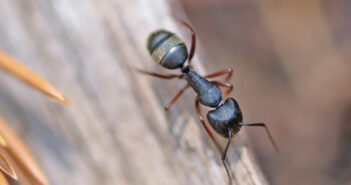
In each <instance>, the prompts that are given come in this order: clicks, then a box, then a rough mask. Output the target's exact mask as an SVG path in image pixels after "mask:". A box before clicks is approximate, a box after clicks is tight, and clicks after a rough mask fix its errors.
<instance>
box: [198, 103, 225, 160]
mask: <svg viewBox="0 0 351 185" xmlns="http://www.w3.org/2000/svg"><path fill="white" fill-rule="evenodd" d="M195 108H196V113H197V116H198V117H199V120H200V122H201V123H202V126H203V127H204V129H205V130H206V132H207V134H208V135H209V136H210V138H211V140H212V141H213V143H214V144H215V145H216V147H217V149H218V151H219V153H222V151H223V150H222V148H221V146H220V145H219V144H218V142H217V140H216V139H215V137H214V136H213V134H212V132H211V130H210V129H209V128H208V127H207V125H206V124H205V120H204V118H203V117H202V114H201V110H200V104H199V100H198V99H196V101H195Z"/></svg>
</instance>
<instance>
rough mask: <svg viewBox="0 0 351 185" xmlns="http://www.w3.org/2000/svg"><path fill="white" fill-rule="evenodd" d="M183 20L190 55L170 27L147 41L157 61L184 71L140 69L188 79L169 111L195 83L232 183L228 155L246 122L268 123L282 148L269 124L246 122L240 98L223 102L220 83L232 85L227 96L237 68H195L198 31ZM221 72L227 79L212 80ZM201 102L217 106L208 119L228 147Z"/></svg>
mask: <svg viewBox="0 0 351 185" xmlns="http://www.w3.org/2000/svg"><path fill="white" fill-rule="evenodd" d="M181 23H182V24H183V25H184V26H185V27H187V28H188V29H189V30H190V32H191V36H192V42H191V49H190V54H189V55H188V50H187V47H186V45H185V43H184V42H183V41H182V40H181V39H180V38H179V37H178V36H177V35H176V34H174V33H172V32H169V31H166V30H158V31H155V32H153V33H152V34H151V35H150V36H149V38H148V41H147V49H148V51H149V53H150V54H151V57H152V58H153V60H154V61H155V62H157V63H158V64H160V65H161V66H163V67H165V68H167V69H171V70H173V69H177V68H178V69H180V70H181V74H167V75H165V74H158V73H154V72H148V71H144V70H139V69H138V71H139V72H140V73H143V74H146V75H151V76H154V77H158V78H162V79H167V80H169V79H174V78H178V79H185V80H186V82H187V84H186V85H185V86H184V87H183V88H182V89H181V90H180V91H179V92H178V93H177V94H176V95H175V96H174V97H173V99H172V100H171V101H170V102H169V103H168V104H167V105H166V106H165V110H166V111H168V110H169V109H170V108H171V106H172V105H173V104H174V103H175V102H176V101H177V100H178V98H179V97H180V96H181V95H182V94H183V93H184V91H185V90H186V89H188V88H189V87H191V88H192V89H193V90H194V91H195V93H196V94H197V98H196V100H195V107H196V113H197V115H198V117H199V120H200V122H201V123H202V126H203V127H204V129H205V130H206V132H207V134H208V135H209V136H210V138H211V140H212V141H213V143H214V144H215V146H216V148H217V149H218V150H219V152H220V153H222V157H221V160H222V163H223V166H224V168H225V170H226V172H227V176H228V179H229V183H230V184H232V179H231V175H230V173H229V169H228V166H227V164H226V162H225V159H226V155H227V151H228V147H229V145H230V141H231V139H232V137H233V135H235V134H237V133H238V132H239V130H240V128H241V127H242V126H259V127H264V128H265V130H266V132H267V135H268V137H269V139H270V141H271V142H272V144H273V146H274V148H275V150H276V151H277V152H279V149H278V146H277V144H276V143H275V141H274V139H273V137H272V135H271V134H270V132H269V130H268V127H267V126H266V124H264V123H243V116H242V113H241V110H240V107H239V104H238V102H237V101H236V100H235V99H234V98H231V97H229V98H227V99H226V100H225V101H224V102H223V100H222V91H221V89H220V88H219V86H221V87H225V88H228V89H227V91H225V92H224V93H223V96H224V97H226V96H227V95H228V94H229V93H230V92H231V91H232V90H233V85H232V84H230V83H228V80H229V79H230V77H231V76H232V74H233V69H231V68H229V69H224V70H220V71H218V72H215V73H212V74H209V75H206V76H203V77H202V76H200V75H199V74H198V73H196V72H195V71H194V70H193V68H192V65H191V59H192V58H193V56H194V54H195V47H196V32H195V30H194V28H193V27H192V26H190V25H189V24H188V23H186V22H184V21H181ZM186 61H188V63H187V64H185V62H186ZM221 75H227V77H226V78H225V81H216V80H208V79H209V78H214V77H218V76H221ZM200 103H201V104H202V105H204V106H207V107H212V108H215V109H214V110H211V111H209V112H208V113H207V119H208V121H209V122H210V125H211V126H212V128H213V129H214V130H215V131H216V132H217V133H218V134H219V135H221V136H223V137H225V138H227V139H228V143H227V145H226V147H225V149H224V151H223V150H222V148H221V146H220V145H219V144H218V142H217V140H216V139H215V137H214V135H213V134H212V132H211V131H210V129H209V128H208V127H207V125H206V124H205V120H204V119H203V116H202V114H201V110H200Z"/></svg>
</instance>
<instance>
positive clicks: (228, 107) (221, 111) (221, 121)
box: [207, 98, 243, 138]
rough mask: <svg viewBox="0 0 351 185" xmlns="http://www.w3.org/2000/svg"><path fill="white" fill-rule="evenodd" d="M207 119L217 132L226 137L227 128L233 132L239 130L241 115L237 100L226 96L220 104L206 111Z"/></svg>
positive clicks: (227, 134)
mask: <svg viewBox="0 0 351 185" xmlns="http://www.w3.org/2000/svg"><path fill="white" fill-rule="evenodd" d="M207 119H208V121H209V122H210V124H211V126H212V128H213V129H214V130H215V131H216V132H217V133H218V134H220V135H222V136H223V137H226V138H228V136H229V130H231V131H232V132H233V133H234V134H235V133H237V132H238V131H239V129H240V127H241V125H240V123H241V122H242V121H243V116H242V113H241V110H240V107H239V104H238V102H237V101H236V100H235V99H234V98H228V99H227V100H226V101H225V102H224V104H223V105H222V106H220V107H218V108H216V110H212V111H210V112H208V113H207Z"/></svg>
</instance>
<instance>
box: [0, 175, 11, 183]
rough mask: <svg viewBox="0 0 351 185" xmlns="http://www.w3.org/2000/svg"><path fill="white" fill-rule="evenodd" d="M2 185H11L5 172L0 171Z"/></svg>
mask: <svg viewBox="0 0 351 185" xmlns="http://www.w3.org/2000/svg"><path fill="white" fill-rule="evenodd" d="M0 185H10V184H9V181H7V179H6V177H5V176H4V174H2V173H0Z"/></svg>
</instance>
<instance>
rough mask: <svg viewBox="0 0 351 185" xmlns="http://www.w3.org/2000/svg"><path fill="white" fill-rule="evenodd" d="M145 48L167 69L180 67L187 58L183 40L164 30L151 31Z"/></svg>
mask: <svg viewBox="0 0 351 185" xmlns="http://www.w3.org/2000/svg"><path fill="white" fill-rule="evenodd" d="M147 49H148V50H149V53H150V54H151V56H152V58H153V59H154V61H155V62H157V63H159V64H160V65H162V66H163V67H166V68H168V69H175V68H178V67H181V66H182V65H183V64H184V62H185V61H186V59H187V58H188V51H187V48H186V46H185V44H184V42H183V41H182V40H181V39H180V38H179V37H178V36H177V35H175V34H174V33H171V32H169V31H166V30H159V31H155V32H153V33H152V34H151V35H150V36H149V39H148V41H147Z"/></svg>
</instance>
